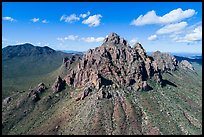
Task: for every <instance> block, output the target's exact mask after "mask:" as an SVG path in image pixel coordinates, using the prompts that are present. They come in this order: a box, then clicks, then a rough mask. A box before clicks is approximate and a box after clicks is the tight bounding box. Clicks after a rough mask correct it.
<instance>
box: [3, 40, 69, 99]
mask: <svg viewBox="0 0 204 137" xmlns="http://www.w3.org/2000/svg"><path fill="white" fill-rule="evenodd" d="M71 56H72V54H67V53H63V52H60V51H55V50H53V49H51V48H49V47H36V46H33V45H31V44H28V43H26V44H22V45H15V46H8V47H5V48H3V49H2V86H3V87H2V89H3V92H2V94H3V95H2V98H5V97H6V96H8V95H10V94H11V93H13V92H16V91H17V90H26V89H28V88H30V87H33V86H35V85H36V84H38V82H39V81H40V80H41V79H43V78H44V77H45V76H44V75H46V74H48V73H50V72H52V71H55V70H56V69H58V68H59V67H60V66H61V64H62V61H63V58H64V57H71ZM52 81H54V79H52Z"/></svg>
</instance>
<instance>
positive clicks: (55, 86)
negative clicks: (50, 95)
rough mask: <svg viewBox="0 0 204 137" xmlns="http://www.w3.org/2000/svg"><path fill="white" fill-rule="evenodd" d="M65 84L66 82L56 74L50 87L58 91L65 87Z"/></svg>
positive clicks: (55, 91)
mask: <svg viewBox="0 0 204 137" xmlns="http://www.w3.org/2000/svg"><path fill="white" fill-rule="evenodd" d="M65 84H66V83H65V80H62V78H61V77H60V76H58V77H57V79H56V81H55V82H54V84H53V85H52V89H53V91H54V93H57V92H60V91H62V90H63V89H65Z"/></svg>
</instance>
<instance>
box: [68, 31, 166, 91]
mask: <svg viewBox="0 0 204 137" xmlns="http://www.w3.org/2000/svg"><path fill="white" fill-rule="evenodd" d="M152 77H153V78H154V79H155V80H156V81H157V82H158V83H161V82H162V78H161V75H160V72H159V71H158V70H157V69H155V68H154V66H153V63H152V58H151V57H149V56H147V55H146V52H145V50H144V49H143V47H142V45H141V44H139V43H136V44H135V45H134V47H133V48H131V47H130V46H128V43H127V41H126V40H124V39H123V38H120V36H118V35H117V34H116V33H111V34H110V35H109V36H108V37H107V38H105V40H104V43H103V44H102V45H101V46H100V47H97V48H95V49H90V50H89V51H88V52H87V53H86V54H85V55H84V56H83V58H82V59H81V60H80V62H79V63H78V64H77V66H76V68H75V69H73V70H71V73H70V74H69V75H67V76H66V77H65V80H66V83H67V84H68V85H73V86H74V87H83V86H88V85H91V84H93V85H94V86H95V88H96V89H100V88H101V86H102V85H104V86H108V85H113V84H114V86H115V87H128V86H131V87H133V89H135V90H138V89H147V87H148V85H147V82H146V81H147V79H149V78H152Z"/></svg>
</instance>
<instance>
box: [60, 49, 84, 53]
mask: <svg viewBox="0 0 204 137" xmlns="http://www.w3.org/2000/svg"><path fill="white" fill-rule="evenodd" d="M58 51H62V52H64V53H73V54H83V53H84V52H81V51H75V50H58Z"/></svg>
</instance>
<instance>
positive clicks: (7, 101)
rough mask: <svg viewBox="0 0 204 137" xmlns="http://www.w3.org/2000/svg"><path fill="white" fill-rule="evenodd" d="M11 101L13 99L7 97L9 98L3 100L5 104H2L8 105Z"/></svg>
mask: <svg viewBox="0 0 204 137" xmlns="http://www.w3.org/2000/svg"><path fill="white" fill-rule="evenodd" d="M11 100H12V98H11V97H7V98H5V99H4V100H3V103H2V104H4V105H6V104H8V103H9V102H10V101H11Z"/></svg>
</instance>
